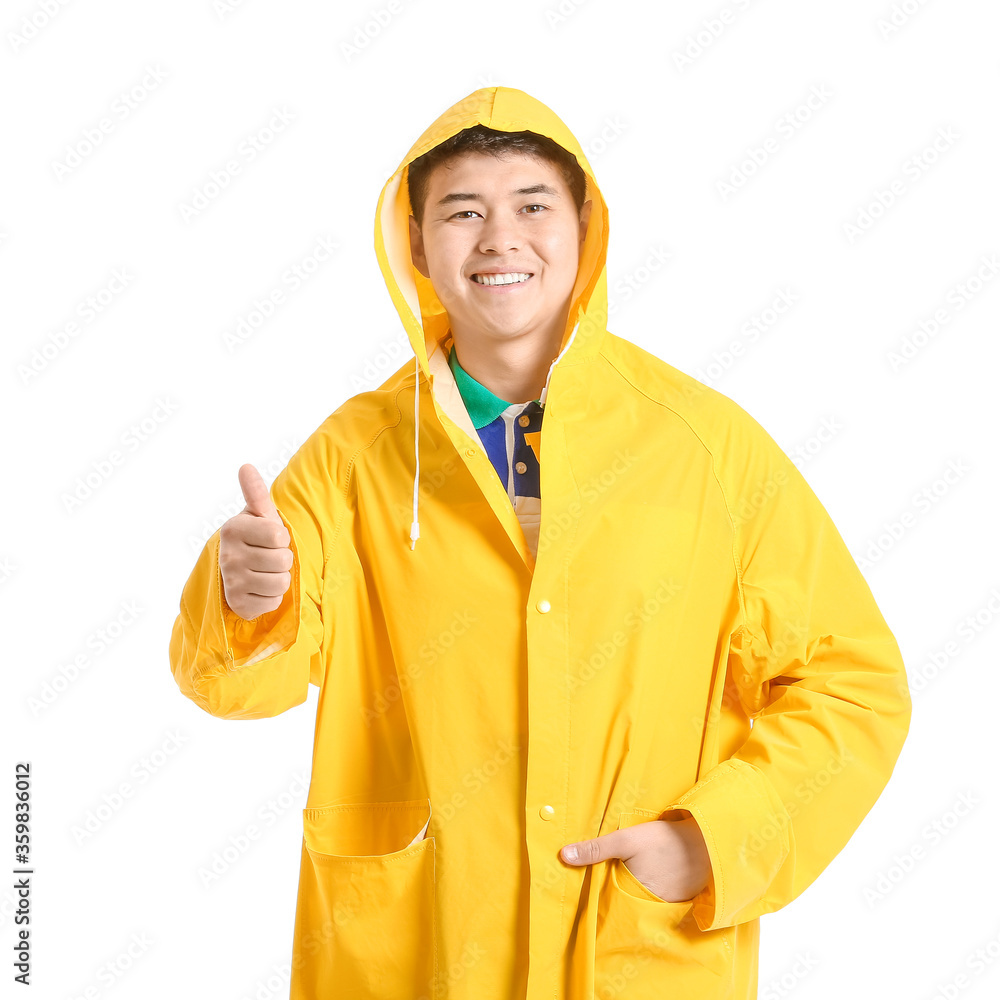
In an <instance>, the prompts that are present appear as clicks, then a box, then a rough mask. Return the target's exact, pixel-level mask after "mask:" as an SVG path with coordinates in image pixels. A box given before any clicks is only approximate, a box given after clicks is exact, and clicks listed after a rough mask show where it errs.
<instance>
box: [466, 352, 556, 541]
mask: <svg viewBox="0 0 1000 1000" xmlns="http://www.w3.org/2000/svg"><path fill="white" fill-rule="evenodd" d="M448 365H449V367H450V368H451V370H452V372H453V374H454V376H455V382H456V383H457V385H458V391H459V392H460V393H461V395H462V399H463V400H464V402H465V408H466V409H467V410H468V411H469V417H470V418H471V419H472V424H473V426H474V427H475V428H476V432H477V433H478V434H479V439H480V440H481V441H482V443H483V447H484V448H485V449H486V454H487V455H489V458H490V462H491V463H492V465H493V468H494V469H495V470H496V473H497V475H498V476H499V477H500V482H501V483H502V484H503V486H504V489H506V490H507V496H508V497H510V502H511V503H512V504H513V506H514V513H515V514H517V519H518V521H519V522H520V524H521V529H522V530H523V531H524V537H525V539H526V540H527V542H528V544H529V546H530V547H531V551H532V554H537V547H538V523H539V519H540V518H541V509H542V508H541V479H540V476H539V465H538V460H539V453H540V452H539V449H540V446H541V437H542V414H543V412H544V409H545V407H544V404H542V403H540V402H539V401H538V400H537V399H533V400H529V401H528V402H526V403H509V402H507V400H505V399H501V398H500V397H499V396H497V395H496V394H495V393H493V392H491V391H490V390H489V389H487V388H486V386H485V385H483V384H482V383H481V382H477V381H476V379H474V378H473V377H472V376H471V375H470V374H469V373H468V372H467V371H466V370H465V369H464V368H463V367H462V366H461V365H460V364H459V363H458V355H457V353H456V351H455V346H454V343H452V349H451V353H450V354H449V355H448Z"/></svg>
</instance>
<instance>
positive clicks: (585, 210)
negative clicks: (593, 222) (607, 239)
mask: <svg viewBox="0 0 1000 1000" xmlns="http://www.w3.org/2000/svg"><path fill="white" fill-rule="evenodd" d="M593 207H594V203H593V202H592V201H585V202H584V203H583V207H582V208H581V209H580V250H581V252H582V251H583V242H584V240H585V239H586V238H587V227H588V226H589V225H590V210H591V209H592V208H593Z"/></svg>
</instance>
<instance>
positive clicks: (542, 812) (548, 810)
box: [538, 806, 556, 819]
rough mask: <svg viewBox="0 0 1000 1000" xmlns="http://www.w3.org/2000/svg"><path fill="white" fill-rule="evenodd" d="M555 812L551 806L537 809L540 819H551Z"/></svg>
mask: <svg viewBox="0 0 1000 1000" xmlns="http://www.w3.org/2000/svg"><path fill="white" fill-rule="evenodd" d="M555 814H556V811H555V809H553V808H552V806H542V808H541V809H539V810H538V815H539V816H541V817H542V819H552V817H553V816H555Z"/></svg>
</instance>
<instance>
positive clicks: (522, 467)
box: [514, 462, 528, 472]
mask: <svg viewBox="0 0 1000 1000" xmlns="http://www.w3.org/2000/svg"><path fill="white" fill-rule="evenodd" d="M514 468H515V469H516V470H517V471H518V472H526V471H527V469H528V467H527V466H526V465H525V464H524V462H515V463H514Z"/></svg>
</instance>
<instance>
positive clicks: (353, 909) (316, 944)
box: [292, 799, 437, 1000]
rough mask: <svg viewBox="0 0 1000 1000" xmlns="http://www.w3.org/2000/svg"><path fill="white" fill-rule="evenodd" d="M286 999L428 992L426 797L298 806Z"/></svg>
mask: <svg viewBox="0 0 1000 1000" xmlns="http://www.w3.org/2000/svg"><path fill="white" fill-rule="evenodd" d="M302 819H303V838H302V867H301V872H300V888H299V897H298V904H297V907H296V916H295V925H296V926H295V942H294V952H295V954H294V956H293V989H292V998H293V1000H295V998H299V997H301V998H303V1000H304V998H306V997H309V998H310V1000H312V998H316V997H320V996H351V997H358V998H359V1000H360V998H362V997H366V998H367V997H372V998H376V997H378V998H390V997H407V998H419V997H430V996H432V995H433V994H432V986H433V981H434V975H435V961H436V944H437V942H436V925H435V918H434V893H435V846H436V845H435V839H434V838H433V837H423V836H422V835H423V833H424V831H425V829H426V825H427V823H428V822H429V820H430V801H429V800H428V799H418V800H411V801H405V802H404V801H400V802H362V803H342V804H340V805H333V806H323V807H318V808H311V809H304V810H303V811H302Z"/></svg>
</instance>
